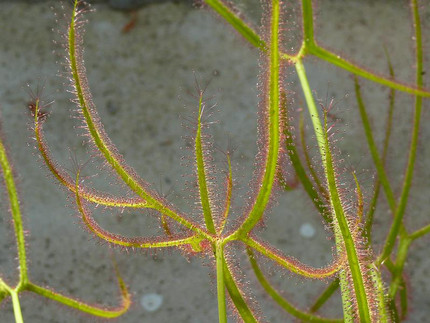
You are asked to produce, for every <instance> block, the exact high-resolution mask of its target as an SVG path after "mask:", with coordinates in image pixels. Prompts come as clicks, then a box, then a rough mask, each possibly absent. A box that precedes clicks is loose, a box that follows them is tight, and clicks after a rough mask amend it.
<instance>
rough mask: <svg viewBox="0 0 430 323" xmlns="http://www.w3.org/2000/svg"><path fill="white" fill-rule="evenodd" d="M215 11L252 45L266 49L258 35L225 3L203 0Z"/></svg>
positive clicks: (216, 0)
mask: <svg viewBox="0 0 430 323" xmlns="http://www.w3.org/2000/svg"><path fill="white" fill-rule="evenodd" d="M204 1H205V2H206V4H207V5H209V6H210V7H211V8H212V9H213V10H214V11H215V12H216V13H218V14H219V15H220V16H221V17H223V18H224V19H225V21H226V22H227V23H229V24H230V25H231V26H232V27H233V28H234V29H236V30H237V31H238V32H239V33H240V34H241V35H242V36H243V38H245V39H246V40H247V41H249V42H250V43H251V45H252V46H254V47H256V48H258V49H260V50H263V51H266V50H267V47H266V44H265V43H264V41H263V40H262V39H261V38H260V36H259V35H258V34H257V33H256V32H255V31H254V30H253V29H252V28H251V27H249V26H248V25H247V24H246V23H245V22H244V21H243V20H242V19H241V18H240V17H238V16H237V15H236V14H235V13H234V12H233V11H232V10H231V9H230V8H229V7H228V6H227V5H225V4H224V3H223V2H222V1H219V0H204Z"/></svg>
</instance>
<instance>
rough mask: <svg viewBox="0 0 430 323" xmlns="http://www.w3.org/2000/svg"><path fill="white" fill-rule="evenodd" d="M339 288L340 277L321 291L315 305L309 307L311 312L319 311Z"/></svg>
mask: <svg viewBox="0 0 430 323" xmlns="http://www.w3.org/2000/svg"><path fill="white" fill-rule="evenodd" d="M338 288H339V278H336V279H335V280H333V281H332V282H331V283H330V284H329V285H328V286H327V288H326V289H324V291H323V292H322V293H321V295H320V296H319V297H318V298H317V299H316V301H315V303H314V305H312V307H311V308H310V309H309V311H310V312H311V313H315V312H316V311H318V310H319V309H320V308H321V307H322V306H323V305H324V304H325V303H326V302H327V301H328V300H329V299H330V297H331V296H332V295H333V294H334V292H335V291H336V290H337V289H338Z"/></svg>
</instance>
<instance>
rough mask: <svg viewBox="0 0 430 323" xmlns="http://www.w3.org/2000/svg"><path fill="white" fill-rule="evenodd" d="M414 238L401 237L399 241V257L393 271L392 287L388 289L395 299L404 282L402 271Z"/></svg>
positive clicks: (391, 296) (389, 294)
mask: <svg viewBox="0 0 430 323" xmlns="http://www.w3.org/2000/svg"><path fill="white" fill-rule="evenodd" d="M411 242H412V240H411V239H410V238H401V239H400V242H399V247H398V250H397V257H396V262H395V267H394V271H393V272H392V276H393V277H392V280H391V284H390V289H389V291H388V296H389V297H390V298H391V299H394V298H395V296H396V294H397V291H398V289H399V287H400V286H401V284H402V273H403V267H404V266H405V262H406V257H407V255H408V249H409V246H410V244H411Z"/></svg>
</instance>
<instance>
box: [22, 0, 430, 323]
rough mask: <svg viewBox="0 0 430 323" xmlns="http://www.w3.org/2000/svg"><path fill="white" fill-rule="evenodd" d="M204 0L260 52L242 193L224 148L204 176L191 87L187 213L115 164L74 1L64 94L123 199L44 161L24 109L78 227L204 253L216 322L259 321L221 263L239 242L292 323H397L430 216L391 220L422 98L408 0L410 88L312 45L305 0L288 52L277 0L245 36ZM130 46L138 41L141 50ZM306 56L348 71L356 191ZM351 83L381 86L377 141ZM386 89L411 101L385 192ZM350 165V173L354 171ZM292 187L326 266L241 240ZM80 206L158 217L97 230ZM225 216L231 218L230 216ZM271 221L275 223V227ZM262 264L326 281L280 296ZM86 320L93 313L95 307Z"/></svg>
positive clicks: (401, 202) (404, 186)
mask: <svg viewBox="0 0 430 323" xmlns="http://www.w3.org/2000/svg"><path fill="white" fill-rule="evenodd" d="M204 4H205V5H206V6H207V7H208V8H209V10H213V11H214V12H215V13H216V14H217V15H219V16H220V17H221V18H222V19H223V20H225V22H226V23H227V24H229V25H231V27H232V28H233V29H235V30H236V31H237V33H238V34H239V35H240V36H241V37H243V38H244V39H245V40H246V41H247V42H249V44H251V46H253V47H255V50H257V51H259V53H260V57H261V61H260V66H261V71H260V82H259V90H260V94H259V95H260V103H259V112H258V135H256V138H257V141H258V154H257V157H256V165H257V166H256V171H255V174H254V175H253V176H254V178H253V180H252V185H251V186H252V190H251V191H250V192H249V193H247V194H248V195H247V196H238V197H236V196H234V194H235V192H236V190H235V183H236V181H235V176H236V175H235V174H234V171H233V167H232V155H231V151H230V150H227V151H226V152H225V162H226V165H227V166H226V171H225V174H224V173H222V172H221V173H222V176H219V175H214V174H215V166H214V164H213V158H212V156H213V148H212V147H213V146H212V143H211V142H210V137H209V136H208V129H207V128H208V126H209V123H207V122H206V120H207V118H206V116H207V110H209V109H210V105H209V104H208V102H207V99H206V97H205V91H204V90H202V89H201V88H200V87H198V88H197V97H196V102H195V105H196V108H195V110H196V117H195V120H194V123H193V130H192V131H193V135H192V140H191V147H192V151H193V160H192V164H193V169H194V175H195V188H196V191H197V193H196V196H197V200H196V201H194V202H195V205H196V206H197V212H198V214H199V216H200V218H201V221H199V220H196V219H195V216H194V215H193V216H192V215H191V214H187V213H185V212H182V211H181V210H180V209H178V208H177V207H176V206H175V205H172V203H170V202H169V201H168V200H167V199H165V198H164V197H163V196H161V195H160V194H159V193H157V191H156V189H155V188H154V187H152V186H151V185H150V184H149V183H148V182H147V181H145V180H144V179H143V178H144V177H145V176H142V177H140V175H138V174H136V172H135V171H134V170H133V169H132V168H131V167H130V166H128V165H127V163H126V161H125V160H124V159H123V158H122V156H121V154H120V153H119V150H118V148H116V147H115V145H114V144H113V142H112V141H111V140H110V139H109V137H108V134H107V133H106V131H105V130H104V127H103V124H102V120H101V118H100V117H99V115H98V113H97V109H96V106H95V104H94V102H93V99H92V96H91V92H90V87H89V84H88V81H87V76H86V69H85V67H84V58H83V48H84V39H83V37H84V24H85V20H84V18H83V17H84V14H85V11H86V10H87V8H88V7H87V5H86V4H85V3H84V2H82V1H78V0H76V1H75V2H74V4H73V8H72V9H70V10H71V16H70V20H69V25H68V31H67V37H66V46H65V47H66V50H67V69H68V72H69V78H70V83H71V88H72V92H73V94H74V102H75V103H76V105H77V107H78V112H79V117H80V118H81V119H82V123H83V128H84V130H85V132H86V136H87V138H88V141H89V142H90V144H91V145H92V147H93V149H94V151H95V152H96V153H97V154H98V157H100V158H102V159H103V160H104V162H105V163H106V165H108V166H109V167H110V168H111V170H112V173H114V174H115V175H116V176H117V177H118V178H119V179H120V181H122V182H123V184H124V185H125V186H126V187H127V189H130V190H131V191H132V192H133V194H134V196H132V197H130V196H129V195H125V196H123V197H121V196H118V195H111V194H107V193H103V192H99V191H97V190H95V189H93V188H91V187H88V186H87V182H85V181H84V180H83V175H82V168H83V166H78V167H76V170H75V172H74V173H70V172H67V171H65V170H64V168H63V167H61V166H60V165H59V164H58V163H57V162H55V161H54V160H53V158H52V157H51V154H50V151H49V148H48V147H49V145H48V143H47V142H46V140H45V138H44V135H43V126H44V124H45V123H46V122H49V116H48V115H47V112H46V107H45V106H44V104H43V101H42V100H41V99H40V98H38V97H35V98H34V100H33V101H34V102H33V106H32V107H33V108H32V113H33V116H34V135H35V138H36V143H37V147H38V149H39V151H40V154H41V156H42V158H43V160H44V162H45V164H46V166H47V167H48V168H49V170H50V171H51V172H52V174H53V175H54V176H55V178H56V179H57V180H58V181H59V182H60V183H61V184H62V185H63V186H64V187H66V188H67V189H68V190H69V191H70V192H71V193H72V195H73V198H74V201H75V204H76V207H77V210H78V212H79V214H80V217H81V219H82V222H83V224H84V225H85V226H86V228H87V229H88V231H89V232H90V233H91V234H93V235H94V236H95V237H96V238H97V239H100V240H102V241H106V242H107V243H109V244H111V245H113V246H120V247H122V248H125V249H163V248H171V249H172V248H173V249H177V250H178V251H179V252H181V253H184V254H185V255H200V256H201V257H205V258H207V259H208V261H210V262H211V263H212V264H213V268H214V271H215V273H216V293H217V302H218V316H219V321H220V322H227V317H228V316H229V315H234V314H235V315H236V316H237V318H239V319H241V320H243V321H245V322H257V321H259V320H260V317H261V316H262V315H264V313H259V312H258V311H256V310H255V304H254V301H252V302H251V301H250V300H249V297H248V295H247V293H248V291H247V289H246V288H244V287H243V281H242V279H241V277H238V271H237V270H235V268H234V265H233V264H236V262H235V259H234V257H235V255H234V254H232V253H230V252H229V250H230V247H231V246H232V245H234V246H236V247H237V246H239V248H242V250H244V251H245V252H246V254H247V257H248V260H249V265H250V267H251V268H252V270H253V272H254V274H255V277H256V279H257V281H258V282H259V283H260V284H261V287H262V288H263V289H264V290H265V292H266V293H267V295H268V296H270V297H271V298H272V299H273V301H274V302H276V303H277V304H278V305H279V306H280V307H281V308H282V309H283V310H285V311H286V312H287V313H289V314H290V315H291V317H292V319H299V320H302V321H305V322H341V321H345V322H399V321H402V320H404V319H406V317H407V314H408V311H409V308H410V305H409V299H410V294H411V291H410V288H409V287H408V285H407V282H406V278H405V274H404V267H405V263H406V261H407V259H408V255H409V250H410V247H411V246H413V244H414V242H415V241H416V240H417V239H420V238H422V237H424V236H425V235H426V234H427V233H429V232H430V224H427V225H426V226H424V227H422V228H420V229H418V230H416V231H412V230H408V228H407V226H406V223H405V216H406V215H407V206H408V201H409V199H410V191H411V186H412V183H413V178H414V171H415V169H416V164H417V163H416V160H417V155H418V153H419V151H418V147H419V134H420V127H421V126H422V125H421V123H422V122H421V115H422V109H423V100H424V99H425V98H426V97H429V96H430V92H429V91H427V90H426V89H425V87H424V82H423V75H424V74H425V72H424V67H423V49H422V47H423V46H422V30H421V20H420V8H419V4H418V2H417V1H416V0H411V1H410V10H411V17H412V20H413V30H414V36H413V39H414V42H415V53H416V55H415V75H416V78H415V79H416V80H415V84H410V85H405V84H404V83H402V82H400V81H398V80H397V79H396V77H395V66H392V64H391V63H390V55H389V52H388V51H387V54H386V61H387V66H388V67H389V68H388V69H389V73H387V76H380V75H378V74H376V73H373V72H371V71H370V70H368V69H367V68H366V67H360V66H357V65H355V64H354V63H352V62H350V61H349V60H347V59H346V58H344V57H342V56H340V55H338V54H337V53H334V52H331V51H330V50H328V49H326V48H324V47H322V46H320V45H319V43H318V40H317V39H315V36H314V13H313V10H314V8H313V3H312V1H310V0H302V1H300V6H301V15H299V16H298V17H296V18H297V19H299V20H300V23H301V26H302V39H301V46H300V48H299V50H298V51H297V52H296V53H290V52H289V51H288V48H291V46H290V45H289V44H288V43H287V42H286V41H285V39H284V38H285V37H284V36H285V33H286V32H288V31H285V30H283V26H284V23H285V19H287V12H288V10H289V1H280V0H264V1H262V7H263V9H262V10H263V11H264V12H263V19H262V27H261V28H260V30H259V31H257V29H254V28H253V27H252V26H251V25H250V24H248V23H247V20H246V18H244V17H243V16H242V15H240V14H239V11H238V10H237V9H235V8H234V7H233V6H232V5H231V4H229V3H226V2H222V1H218V0H205V1H204ZM288 17H289V16H288ZM144 49H145V48H144V45H142V50H144ZM308 56H313V57H316V58H318V59H320V60H323V61H326V62H328V63H330V64H332V65H333V66H335V67H336V68H340V69H343V70H345V71H348V72H350V73H351V75H352V76H353V77H352V78H351V82H353V83H354V86H355V97H356V100H357V106H358V109H359V115H360V118H361V120H357V123H360V124H361V125H362V134H363V136H364V137H365V138H366V141H367V146H368V153H369V154H370V155H371V157H372V160H373V163H374V169H375V173H376V176H375V181H374V183H373V184H372V188H371V193H370V194H368V195H369V196H368V195H367V194H364V193H363V189H362V185H361V184H360V181H359V179H358V176H356V173H355V172H354V171H352V170H351V167H349V168H348V167H344V166H343V165H342V162H341V159H342V153H341V152H339V151H338V149H337V148H336V144H337V141H336V137H337V136H338V133H337V125H336V121H334V119H336V117H335V116H334V117H333V106H334V104H335V103H333V102H332V101H331V102H330V101H329V102H325V103H324V104H321V105H320V104H317V101H316V99H315V94H314V93H313V91H312V88H311V87H310V85H309V82H308V76H307V73H306V69H305V64H304V58H305V57H308ZM291 67H294V68H295V72H296V74H297V76H298V79H299V84H300V87H301V90H302V91H301V93H297V94H296V95H300V96H302V97H303V98H304V100H303V101H304V104H303V110H304V111H307V112H306V114H307V115H308V117H306V118H304V117H301V118H300V122H299V126H298V127H294V125H295V120H294V118H293V116H294V115H295V113H294V111H296V110H297V107H294V106H293V105H294V102H293V100H291V98H290V96H292V95H293V94H292V91H291V90H290V89H289V88H288V86H289V76H290V75H289V73H287V69H289V68H291ZM361 79H367V80H369V81H371V82H374V83H375V84H380V85H383V86H385V87H387V88H389V91H390V95H389V99H390V100H389V106H388V109H387V122H386V126H385V129H384V134H385V136H384V140H383V145H382V147H379V146H378V145H377V141H376V140H375V129H374V128H373V126H372V122H371V119H370V118H369V116H368V112H367V109H368V108H370V105H369V107H368V104H367V102H365V99H364V98H363V96H362V93H361V92H362V90H361V88H360V80H361ZM397 92H405V93H407V94H408V95H411V96H413V98H414V101H415V103H414V105H413V106H411V107H402V109H404V111H405V113H413V122H412V125H411V130H410V133H409V135H410V142H409V148H408V149H407V151H405V152H404V153H405V154H407V163H406V165H405V170H404V173H403V177H402V179H401V183H400V187H399V188H398V187H395V186H394V184H393V182H392V180H390V178H389V175H388V172H387V167H386V162H387V154H388V152H389V149H390V147H391V145H392V143H391V141H392V140H390V135H391V132H392V128H393V109H394V108H395V105H396V100H395V94H396V93H397ZM334 114H335V113H334ZM307 120H310V124H309V127H310V128H311V129H313V137H312V138H305V137H306V136H305V131H304V129H305V127H306V126H307V125H306V124H305V123H306V122H307ZM305 140H306V142H307V144H306V143H305ZM311 140H314V141H315V143H314V146H316V147H317V154H316V156H314V158H312V157H311V156H310V151H309V149H308V146H307V145H309V147H310V146H312V143H311ZM357 167H359V166H357ZM352 168H353V169H354V168H355V167H354V165H353V167H352ZM291 175H292V176H293V177H296V178H297V181H298V185H297V186H298V187H297V188H296V187H295V186H296V185H293V184H292V183H290V182H289V181H288V180H287V179H286V178H289V177H291ZM221 177H222V180H220V178H221ZM351 187H352V188H353V189H352V192H353V193H352V194H351V193H350V191H351V189H350V188H351ZM292 189H301V190H303V194H307V195H308V197H309V203H310V204H312V205H314V207H315V213H316V214H319V216H320V217H321V222H322V223H323V224H324V225H326V227H327V228H328V229H327V232H328V235H330V237H332V239H333V241H334V244H335V248H334V251H333V253H334V254H333V260H332V262H331V263H330V264H327V265H326V266H325V267H321V268H314V267H311V266H309V265H306V264H304V263H303V262H301V261H300V259H295V258H293V257H291V256H289V255H287V254H285V253H284V251H281V250H277V249H276V248H275V247H273V246H271V245H270V244H269V243H268V242H267V241H264V240H263V239H261V238H259V237H258V235H257V234H255V231H256V230H255V229H256V227H258V226H259V224H260V223H261V222H262V220H263V219H264V217H265V215H266V214H267V211H268V209H269V207H270V206H271V205H272V204H273V203H274V202H275V200H276V199H278V198H281V197H280V194H278V192H279V191H280V190H286V191H290V190H292ZM219 191H221V192H222V193H219ZM382 194H383V195H384V197H385V199H386V201H387V205H388V210H386V211H387V212H385V213H382V214H385V215H386V216H389V217H390V219H391V220H390V221H389V223H390V224H389V228H388V229H387V230H386V232H385V231H384V232H385V233H384V234H385V236H384V242H383V244H382V246H377V247H375V245H374V244H373V240H374V239H373V236H372V234H373V231H372V228H373V226H374V223H375V221H376V219H375V216H376V214H380V213H376V212H375V209H376V208H377V207H380V205H381V203H378V196H379V195H382ZM237 199H243V201H245V202H244V203H243V204H244V207H242V208H239V209H234V208H232V201H233V200H237ZM94 205H101V206H106V207H109V208H118V209H128V208H129V209H150V210H152V211H153V212H155V214H156V215H157V217H158V218H159V221H160V225H161V226H162V227H163V229H164V235H163V236H159V237H127V236H123V235H121V234H118V233H115V232H111V231H109V230H106V229H104V228H103V227H102V226H101V225H99V224H98V222H97V221H96V220H95V218H94V217H93V215H92V208H91V206H94ZM382 206H383V205H382ZM238 212H239V213H240V214H236V213H238ZM232 219H233V220H232ZM284 223H285V225H286V226H287V225H288V221H285V222H284ZM268 262H273V263H275V264H276V265H277V267H276V268H277V269H278V270H279V272H281V271H285V272H291V273H293V274H295V275H298V276H302V277H304V278H306V279H311V280H323V281H326V282H328V285H327V288H326V289H325V291H324V292H323V293H322V294H321V295H320V296H319V297H318V298H317V299H316V301H315V304H314V305H313V306H312V307H311V308H305V307H301V306H300V304H294V302H292V301H291V300H289V299H288V298H287V297H284V296H283V294H282V292H281V291H280V290H278V289H277V287H276V286H274V285H272V284H271V283H270V281H269V280H268V279H267V277H266V275H265V272H264V263H268ZM337 289H340V291H341V295H342V296H341V303H342V309H343V317H338V318H335V317H323V316H322V315H321V314H319V313H318V310H319V309H320V308H321V307H322V306H323V305H324V304H325V303H326V302H327V301H328V300H329V299H330V298H331V297H333V295H335V291H336V290H337ZM14 304H15V303H14ZM88 312H90V313H92V312H91V311H88ZM92 314H94V315H97V313H95V312H93V313H92Z"/></svg>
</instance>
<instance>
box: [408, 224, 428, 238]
mask: <svg viewBox="0 0 430 323" xmlns="http://www.w3.org/2000/svg"><path fill="white" fill-rule="evenodd" d="M428 233H430V224H428V225H426V226H425V227H422V228H421V229H418V230H417V231H415V232H413V233H411V234H410V235H409V238H410V239H411V240H415V239H418V238H421V237H422V236H424V235H426V234H428Z"/></svg>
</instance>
